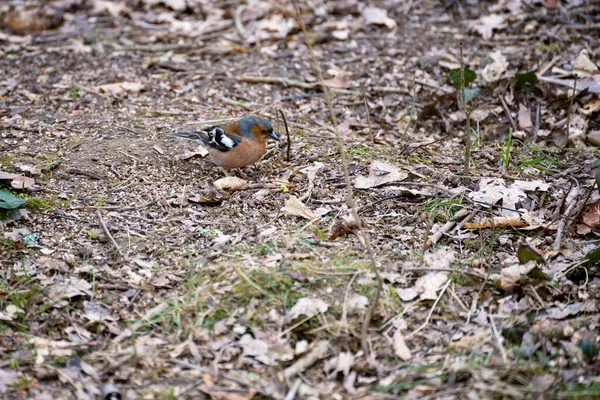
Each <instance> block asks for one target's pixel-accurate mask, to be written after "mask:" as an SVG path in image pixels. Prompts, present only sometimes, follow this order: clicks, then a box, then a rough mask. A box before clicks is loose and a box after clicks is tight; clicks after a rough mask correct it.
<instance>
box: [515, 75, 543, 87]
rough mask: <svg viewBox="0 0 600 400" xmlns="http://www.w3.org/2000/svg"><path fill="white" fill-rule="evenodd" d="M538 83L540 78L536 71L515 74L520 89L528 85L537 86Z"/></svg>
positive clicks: (516, 83) (516, 84)
mask: <svg viewBox="0 0 600 400" xmlns="http://www.w3.org/2000/svg"><path fill="white" fill-rule="evenodd" d="M537 81H538V78H537V75H536V74H535V72H534V71H529V72H525V73H516V74H515V86H516V87H518V88H520V87H523V86H525V84H527V83H531V84H532V85H535V84H536V83H537Z"/></svg>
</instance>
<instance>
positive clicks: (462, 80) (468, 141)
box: [460, 40, 471, 178]
mask: <svg viewBox="0 0 600 400" xmlns="http://www.w3.org/2000/svg"><path fill="white" fill-rule="evenodd" d="M460 92H461V97H462V105H463V111H464V113H465V117H466V121H467V132H466V136H465V164H464V168H463V175H464V176H466V177H467V178H468V177H469V166H470V164H471V110H470V109H469V108H467V97H466V94H465V62H464V59H463V42H462V40H461V41H460Z"/></svg>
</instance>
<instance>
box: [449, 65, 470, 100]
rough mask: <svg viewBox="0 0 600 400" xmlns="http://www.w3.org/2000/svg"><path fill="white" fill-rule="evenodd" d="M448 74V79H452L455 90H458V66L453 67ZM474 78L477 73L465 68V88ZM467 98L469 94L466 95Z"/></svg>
mask: <svg viewBox="0 0 600 400" xmlns="http://www.w3.org/2000/svg"><path fill="white" fill-rule="evenodd" d="M448 76H449V77H450V80H451V81H452V84H453V85H454V87H455V88H456V90H460V86H461V84H460V68H455V69H453V70H452V71H450V73H449V74H448ZM475 78H477V74H476V73H475V71H473V70H470V69H469V68H465V89H466V88H467V85H468V84H469V83H471V82H473V81H475ZM468 98H469V96H467V99H468ZM467 101H468V100H467Z"/></svg>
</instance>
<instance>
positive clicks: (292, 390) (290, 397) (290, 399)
mask: <svg viewBox="0 0 600 400" xmlns="http://www.w3.org/2000/svg"><path fill="white" fill-rule="evenodd" d="M300 385H302V380H301V379H300V378H298V379H296V380H295V381H294V384H293V385H292V387H291V388H290V390H289V391H288V392H287V393H286V395H285V397H284V398H283V400H294V399H295V398H296V394H297V393H298V389H300Z"/></svg>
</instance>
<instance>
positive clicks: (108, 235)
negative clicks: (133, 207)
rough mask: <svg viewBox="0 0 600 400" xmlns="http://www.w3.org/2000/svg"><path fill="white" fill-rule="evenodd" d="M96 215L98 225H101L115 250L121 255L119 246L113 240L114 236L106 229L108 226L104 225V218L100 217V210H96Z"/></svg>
mask: <svg viewBox="0 0 600 400" xmlns="http://www.w3.org/2000/svg"><path fill="white" fill-rule="evenodd" d="M96 215H98V221H99V222H100V226H101V227H102V230H103V231H104V234H105V235H106V237H107V238H108V239H109V240H110V242H111V243H112V245H113V246H114V247H115V250H117V253H119V255H120V256H123V253H121V249H120V248H119V245H118V244H117V242H116V241H115V238H114V237H113V235H111V233H110V231H109V230H108V227H107V226H106V223H105V222H104V219H102V214H101V213H100V211H96Z"/></svg>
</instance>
